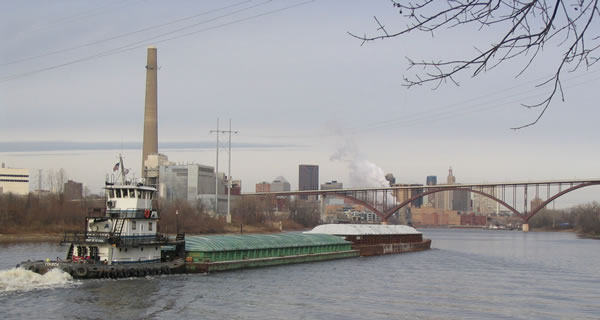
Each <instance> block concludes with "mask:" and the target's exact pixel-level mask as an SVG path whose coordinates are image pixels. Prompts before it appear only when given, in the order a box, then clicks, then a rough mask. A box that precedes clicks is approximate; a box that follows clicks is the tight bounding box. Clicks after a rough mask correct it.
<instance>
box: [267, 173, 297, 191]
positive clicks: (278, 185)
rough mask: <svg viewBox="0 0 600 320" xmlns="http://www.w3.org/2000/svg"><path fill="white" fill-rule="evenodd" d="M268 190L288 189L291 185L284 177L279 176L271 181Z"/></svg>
mask: <svg viewBox="0 0 600 320" xmlns="http://www.w3.org/2000/svg"><path fill="white" fill-rule="evenodd" d="M270 190H271V192H282V191H290V190H292V187H291V185H290V183H289V182H288V181H287V179H286V178H285V177H283V176H279V177H277V178H275V180H273V182H271V187H270Z"/></svg>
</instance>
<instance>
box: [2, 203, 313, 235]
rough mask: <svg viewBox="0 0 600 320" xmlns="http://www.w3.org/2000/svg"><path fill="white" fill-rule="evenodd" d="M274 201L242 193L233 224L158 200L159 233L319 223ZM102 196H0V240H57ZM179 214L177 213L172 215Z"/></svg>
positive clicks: (304, 209)
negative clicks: (280, 207) (280, 208)
mask: <svg viewBox="0 0 600 320" xmlns="http://www.w3.org/2000/svg"><path fill="white" fill-rule="evenodd" d="M273 201H274V199H269V198H266V199H259V198H256V197H242V199H241V200H239V201H236V202H235V204H234V205H233V207H232V210H231V215H232V223H231V224H227V223H226V222H225V219H224V217H217V218H215V217H211V216H210V215H209V213H208V210H207V209H206V208H205V207H204V206H203V204H202V203H201V202H200V201H197V202H195V203H190V202H188V201H186V200H176V201H165V200H161V201H158V210H159V212H160V224H159V228H160V229H159V232H162V233H170V234H174V233H176V232H177V231H179V232H185V233H190V234H224V233H240V232H248V233H272V232H279V231H280V230H282V229H283V230H288V231H289V230H305V229H309V228H312V227H314V226H316V225H317V224H318V223H319V218H320V214H319V210H318V207H315V206H307V205H303V204H301V203H298V202H296V203H294V202H292V203H287V204H286V208H287V211H286V213H285V214H282V213H281V212H275V211H274V209H272V208H273V207H274V206H273V205H272V203H273ZM103 207H104V199H102V198H99V197H89V198H84V199H82V200H77V201H68V200H65V198H64V197H63V195H62V194H46V195H36V194H33V193H30V194H28V195H26V196H18V195H13V194H0V242H15V241H21V242H23V241H45V240H49V241H50V240H57V239H60V238H61V237H62V235H63V234H64V233H65V232H71V231H82V230H84V229H85V228H86V226H85V217H86V216H87V215H88V212H89V210H90V208H103ZM176 212H178V214H175V213H176Z"/></svg>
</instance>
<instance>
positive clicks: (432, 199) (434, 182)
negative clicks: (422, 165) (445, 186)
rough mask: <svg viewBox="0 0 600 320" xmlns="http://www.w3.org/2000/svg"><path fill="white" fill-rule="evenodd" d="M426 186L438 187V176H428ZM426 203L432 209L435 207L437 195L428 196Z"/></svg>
mask: <svg viewBox="0 0 600 320" xmlns="http://www.w3.org/2000/svg"><path fill="white" fill-rule="evenodd" d="M425 185H428V186H435V185H437V176H427V178H426V179H425ZM425 203H427V204H428V205H429V206H431V207H435V194H431V195H428V196H427V200H426V201H425Z"/></svg>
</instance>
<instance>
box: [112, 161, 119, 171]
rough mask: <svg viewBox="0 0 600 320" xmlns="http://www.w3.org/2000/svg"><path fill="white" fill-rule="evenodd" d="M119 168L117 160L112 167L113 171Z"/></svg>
mask: <svg viewBox="0 0 600 320" xmlns="http://www.w3.org/2000/svg"><path fill="white" fill-rule="evenodd" d="M117 170H119V162H117V164H115V166H114V167H113V171H117Z"/></svg>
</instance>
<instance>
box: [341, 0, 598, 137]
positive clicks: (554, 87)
mask: <svg viewBox="0 0 600 320" xmlns="http://www.w3.org/2000/svg"><path fill="white" fill-rule="evenodd" d="M598 1H599V0H571V1H567V0H448V1H444V2H441V1H433V0H414V1H397V0H391V2H392V6H393V8H394V9H397V10H399V13H400V15H401V16H403V17H404V18H405V19H407V20H408V22H409V23H408V25H407V26H406V27H405V28H403V29H401V30H399V31H397V32H391V31H390V30H389V29H386V27H385V25H384V24H383V23H382V22H381V21H380V20H379V19H378V18H377V17H374V18H375V21H376V23H377V26H378V28H377V32H378V33H379V34H377V35H374V36H367V35H366V34H365V35H363V36H357V35H356V34H354V33H350V32H348V34H349V35H351V36H352V37H354V38H357V39H359V40H361V41H362V42H361V46H362V45H364V44H365V43H368V42H373V41H375V40H384V39H388V38H395V37H400V36H403V35H405V34H408V33H410V32H426V33H430V34H432V35H433V33H434V32H435V31H437V30H439V29H441V28H446V29H448V28H455V27H457V26H464V25H469V26H471V25H472V26H476V28H477V29H476V30H483V29H484V28H487V27H492V26H494V27H496V28H504V31H503V32H502V33H501V36H500V37H499V38H498V39H496V40H495V41H494V40H493V39H492V40H491V41H490V43H489V45H488V46H487V48H483V49H480V48H475V50H476V52H477V53H476V54H475V55H474V56H472V57H470V58H467V59H456V60H448V61H445V60H439V61H425V60H422V61H420V62H418V61H414V60H413V59H410V58H408V69H409V70H412V69H413V68H414V67H419V69H421V70H422V71H420V72H418V73H416V74H415V75H413V76H411V77H406V76H405V77H404V81H405V83H404V86H406V87H409V88H410V87H413V86H416V85H423V84H426V83H432V84H433V86H434V89H436V88H438V87H439V86H440V85H442V84H443V83H446V82H452V83H454V84H455V85H459V83H458V81H456V76H457V75H458V74H459V73H463V72H464V71H466V70H467V69H470V68H473V69H472V70H473V71H472V74H471V76H472V77H476V76H477V75H479V74H480V73H481V72H485V71H489V70H491V69H494V68H496V67H498V66H500V65H501V64H504V63H507V62H508V61H511V60H513V59H515V58H517V57H521V56H525V57H527V62H526V64H525V66H524V67H522V68H521V69H520V71H519V72H518V73H517V74H516V77H519V76H521V75H523V74H524V73H525V72H526V71H527V70H528V69H529V68H530V67H531V65H532V64H533V62H534V61H535V60H536V59H538V58H539V57H540V55H541V54H542V52H543V49H544V47H545V46H546V45H548V44H552V45H555V46H556V47H557V48H559V50H562V52H563V54H562V57H561V58H559V59H558V61H557V63H556V65H555V66H554V67H553V68H554V72H553V75H552V76H550V77H549V78H548V79H546V80H545V81H542V82H541V83H540V84H538V85H537V86H536V87H546V86H548V87H549V89H550V90H549V94H548V95H547V96H545V98H543V99H542V100H541V101H539V102H537V103H534V104H523V106H525V107H527V108H541V109H540V110H541V111H540V112H539V114H538V116H537V118H536V119H535V120H534V121H532V122H530V123H527V124H525V125H522V126H517V127H514V128H511V129H514V130H517V129H522V128H525V127H529V126H532V125H534V124H536V123H538V121H539V120H540V119H541V118H542V116H543V115H544V113H545V112H546V110H547V109H548V107H549V106H550V104H551V102H552V101H553V100H554V98H555V97H556V94H557V93H560V98H561V100H563V101H564V92H563V90H562V85H561V80H560V79H561V75H562V74H563V73H564V72H573V71H576V70H578V69H579V68H589V67H591V66H592V65H594V64H595V63H597V62H598V60H600V56H599V55H598V51H600V50H599V48H600V43H599V42H600V36H599V35H598V34H597V33H598V30H600V28H598V25H597V24H596V25H594V19H595V18H597V17H598V16H600V8H599V7H598ZM596 20H597V19H596ZM592 26H594V27H596V28H593V27H592ZM381 32H383V34H381ZM590 33H596V34H590ZM555 38H559V39H560V40H559V41H558V43H557V41H555ZM557 40H558V39H557Z"/></svg>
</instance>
